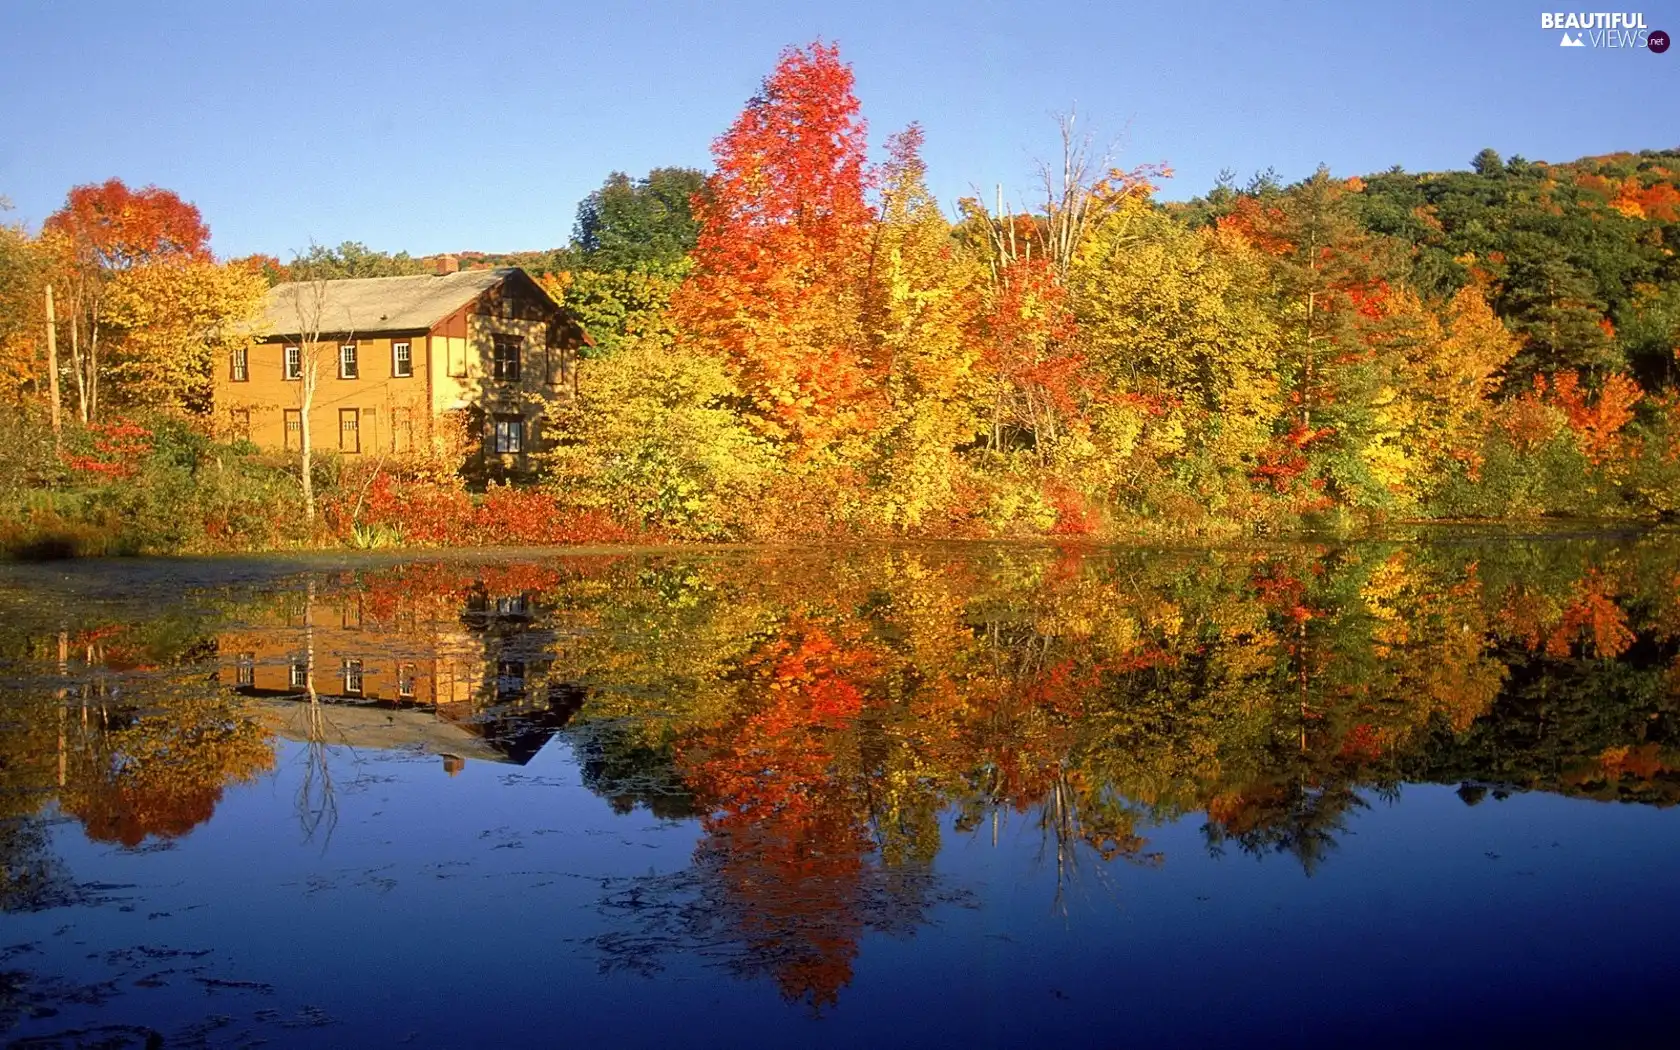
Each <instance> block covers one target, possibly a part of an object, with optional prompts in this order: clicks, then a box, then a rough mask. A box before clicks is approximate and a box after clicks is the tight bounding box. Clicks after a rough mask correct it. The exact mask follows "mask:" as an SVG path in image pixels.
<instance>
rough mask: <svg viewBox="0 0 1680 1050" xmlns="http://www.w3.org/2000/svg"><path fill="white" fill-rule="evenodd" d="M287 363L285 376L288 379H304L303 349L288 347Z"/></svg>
mask: <svg viewBox="0 0 1680 1050" xmlns="http://www.w3.org/2000/svg"><path fill="white" fill-rule="evenodd" d="M285 362H286V363H285V369H286V372H285V375H286V378H287V379H302V378H303V347H301V346H288V347H286V355H285Z"/></svg>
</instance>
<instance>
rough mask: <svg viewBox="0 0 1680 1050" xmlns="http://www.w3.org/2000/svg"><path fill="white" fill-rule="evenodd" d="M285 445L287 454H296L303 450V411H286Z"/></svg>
mask: <svg viewBox="0 0 1680 1050" xmlns="http://www.w3.org/2000/svg"><path fill="white" fill-rule="evenodd" d="M285 443H286V451H287V452H298V451H301V450H302V449H303V411H302V410H301V409H296V408H288V409H286V442H285Z"/></svg>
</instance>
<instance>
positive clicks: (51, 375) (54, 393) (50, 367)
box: [47, 284, 63, 451]
mask: <svg viewBox="0 0 1680 1050" xmlns="http://www.w3.org/2000/svg"><path fill="white" fill-rule="evenodd" d="M47 390H48V391H49V393H50V396H51V397H52V430H53V449H54V451H57V450H58V448H59V445H60V444H61V443H62V441H63V425H62V424H61V423H60V422H59V399H58V315H57V313H55V312H54V311H53V294H52V285H50V284H49V285H47Z"/></svg>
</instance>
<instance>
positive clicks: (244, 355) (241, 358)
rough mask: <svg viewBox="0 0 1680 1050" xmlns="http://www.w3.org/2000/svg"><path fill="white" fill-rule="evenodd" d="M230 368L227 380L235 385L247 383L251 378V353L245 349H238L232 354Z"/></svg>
mask: <svg viewBox="0 0 1680 1050" xmlns="http://www.w3.org/2000/svg"><path fill="white" fill-rule="evenodd" d="M231 364H232V368H231V370H230V371H229V373H228V378H229V379H231V380H233V381H234V382H235V383H244V382H248V381H249V380H250V378H251V352H250V350H249V349H248V348H246V347H243V346H242V347H240V348H239V349H237V350H235V351H234V352H233V360H232V362H231Z"/></svg>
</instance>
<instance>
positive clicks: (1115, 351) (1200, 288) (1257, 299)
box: [1069, 195, 1285, 510]
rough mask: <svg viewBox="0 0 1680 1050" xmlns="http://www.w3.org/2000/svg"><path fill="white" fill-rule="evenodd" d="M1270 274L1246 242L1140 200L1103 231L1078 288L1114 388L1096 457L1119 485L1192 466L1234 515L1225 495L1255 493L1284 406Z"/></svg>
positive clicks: (1085, 329)
mask: <svg viewBox="0 0 1680 1050" xmlns="http://www.w3.org/2000/svg"><path fill="white" fill-rule="evenodd" d="M1264 274H1265V271H1264V267H1263V263H1262V260H1261V259H1260V258H1259V257H1258V255H1257V253H1256V252H1255V250H1254V249H1253V248H1251V247H1250V246H1249V245H1248V244H1247V243H1246V242H1245V241H1244V240H1242V239H1241V238H1240V237H1237V236H1235V235H1232V234H1230V233H1228V232H1220V231H1215V230H1199V231H1198V230H1191V229H1189V228H1187V227H1185V226H1184V225H1183V224H1182V223H1180V222H1178V221H1177V220H1175V219H1174V218H1172V217H1171V216H1169V215H1167V214H1165V213H1163V212H1161V211H1159V210H1157V209H1156V208H1154V207H1153V205H1151V204H1150V203H1149V201H1148V200H1146V199H1144V198H1142V197H1141V196H1135V195H1134V196H1132V197H1130V198H1128V199H1127V200H1125V201H1123V202H1122V203H1121V204H1120V205H1119V206H1118V207H1116V208H1114V209H1112V210H1110V211H1108V212H1107V213H1106V214H1104V215H1102V216H1101V217H1100V218H1099V219H1098V220H1097V222H1096V223H1095V224H1094V225H1093V227H1092V228H1091V231H1090V233H1089V236H1088V237H1087V238H1086V240H1085V242H1084V243H1083V245H1082V246H1081V248H1080V250H1079V252H1078V254H1077V256H1076V257H1075V259H1074V264H1073V267H1072V269H1071V272H1070V277H1069V282H1070V285H1071V292H1072V300H1073V305H1074V313H1075V315H1076V316H1077V317H1078V319H1079V326H1080V331H1081V333H1082V335H1083V338H1084V345H1085V348H1086V352H1087V354H1089V356H1090V360H1091V365H1092V367H1093V368H1094V369H1095V370H1096V371H1098V372H1099V373H1100V374H1101V376H1102V377H1103V379H1104V381H1105V384H1106V387H1107V391H1106V392H1107V396H1106V397H1105V398H1103V399H1101V401H1100V403H1099V404H1098V405H1097V406H1096V411H1094V412H1093V422H1094V431H1095V433H1096V434H1097V435H1098V444H1099V445H1100V446H1101V448H1100V452H1101V456H1100V462H1102V463H1103V464H1104V465H1106V466H1107V467H1109V468H1110V469H1120V470H1121V473H1119V474H1113V475H1111V476H1110V477H1109V478H1108V481H1109V483H1110V484H1112V485H1116V486H1119V487H1121V488H1122V489H1124V488H1128V487H1135V486H1136V485H1137V484H1138V483H1139V482H1140V481H1141V480H1143V478H1142V477H1140V472H1142V473H1143V474H1147V473H1148V472H1157V473H1164V472H1165V471H1166V470H1168V469H1170V468H1171V467H1172V466H1173V464H1174V462H1182V464H1183V465H1184V466H1186V467H1189V468H1192V471H1191V473H1192V475H1193V477H1194V478H1195V481H1194V484H1196V485H1198V486H1200V487H1202V488H1203V489H1204V492H1203V493H1202V496H1203V498H1204V499H1205V500H1208V502H1209V503H1210V504H1211V508H1212V509H1215V510H1223V509H1231V508H1226V507H1223V506H1221V496H1220V494H1219V493H1220V491H1221V490H1224V491H1227V492H1230V493H1239V492H1243V491H1245V490H1246V489H1247V476H1248V473H1249V471H1251V470H1252V469H1253V466H1254V461H1255V456H1256V455H1257V454H1258V452H1259V451H1260V450H1261V449H1262V448H1263V447H1264V446H1265V445H1266V444H1267V442H1268V441H1269V440H1270V438H1271V435H1272V431H1273V427H1274V424H1275V423H1276V421H1277V420H1278V418H1279V417H1280V416H1281V415H1282V414H1283V413H1284V411H1285V404H1284V400H1283V395H1282V391H1281V384H1280V380H1279V362H1278V356H1279V349H1278V345H1279V344H1278V339H1279V335H1278V329H1277V324H1276V322H1275V321H1274V320H1273V318H1272V317H1271V316H1270V314H1269V312H1268V310H1267V309H1266V300H1265V296H1266V283H1265V276H1264ZM1140 453H1141V454H1140ZM1181 473H1182V472H1181Z"/></svg>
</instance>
